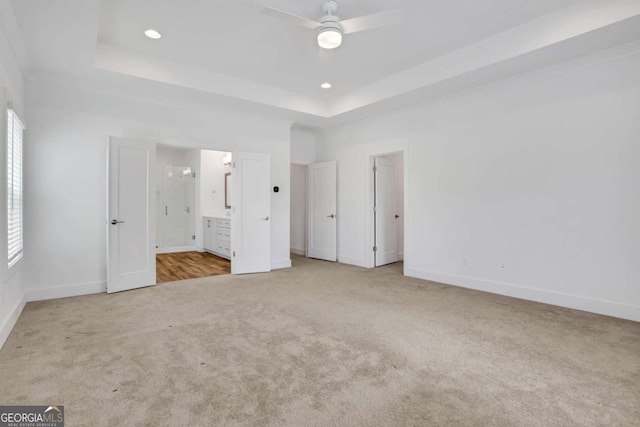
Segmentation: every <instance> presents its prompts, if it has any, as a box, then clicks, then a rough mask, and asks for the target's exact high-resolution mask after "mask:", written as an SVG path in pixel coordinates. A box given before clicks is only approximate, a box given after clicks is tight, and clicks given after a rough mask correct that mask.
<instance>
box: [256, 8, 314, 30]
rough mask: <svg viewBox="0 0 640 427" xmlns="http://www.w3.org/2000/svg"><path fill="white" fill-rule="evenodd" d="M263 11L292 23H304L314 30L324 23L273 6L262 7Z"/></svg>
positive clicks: (304, 25) (303, 24)
mask: <svg viewBox="0 0 640 427" xmlns="http://www.w3.org/2000/svg"><path fill="white" fill-rule="evenodd" d="M262 13H264V14H265V15H268V16H272V17H274V18H278V19H282V20H284V21H287V22H288V23H290V24H296V25H302V26H303V27H307V28H311V29H312V30H315V29H316V28H319V27H320V25H322V24H320V23H319V22H316V21H314V20H313V19H309V18H305V17H304V16H298V15H294V14H293V13H289V12H285V11H284V10H280V9H275V8H273V7H267V8H264V9H262Z"/></svg>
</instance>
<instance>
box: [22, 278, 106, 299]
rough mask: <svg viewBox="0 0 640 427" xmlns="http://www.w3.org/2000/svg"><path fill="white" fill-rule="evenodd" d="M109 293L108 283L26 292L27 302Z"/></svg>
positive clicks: (83, 284)
mask: <svg viewBox="0 0 640 427" xmlns="http://www.w3.org/2000/svg"><path fill="white" fill-rule="evenodd" d="M106 291H107V283H106V282H94V283H82V284H78V285H63V286H53V287H51V288H42V289H29V290H27V291H26V292H25V294H26V295H25V296H26V299H27V301H45V300H50V299H56V298H66V297H76V296H79V295H89V294H100V293H103V292H106Z"/></svg>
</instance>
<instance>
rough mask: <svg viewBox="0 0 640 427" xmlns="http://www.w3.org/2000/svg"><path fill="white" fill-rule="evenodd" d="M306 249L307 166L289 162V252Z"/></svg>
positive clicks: (302, 252)
mask: <svg viewBox="0 0 640 427" xmlns="http://www.w3.org/2000/svg"><path fill="white" fill-rule="evenodd" d="M306 250H307V166H306V165H294V164H291V252H292V253H294V254H298V255H305V254H306Z"/></svg>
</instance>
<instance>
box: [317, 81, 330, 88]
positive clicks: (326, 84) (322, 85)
mask: <svg viewBox="0 0 640 427" xmlns="http://www.w3.org/2000/svg"><path fill="white" fill-rule="evenodd" d="M320 87H321V88H322V89H330V88H331V83H328V82H327V83H322V84H321V85H320Z"/></svg>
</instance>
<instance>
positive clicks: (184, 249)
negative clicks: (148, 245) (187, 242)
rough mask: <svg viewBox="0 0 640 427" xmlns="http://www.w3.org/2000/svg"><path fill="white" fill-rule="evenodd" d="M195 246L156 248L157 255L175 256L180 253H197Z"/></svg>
mask: <svg viewBox="0 0 640 427" xmlns="http://www.w3.org/2000/svg"><path fill="white" fill-rule="evenodd" d="M197 250H198V248H197V247H195V246H171V247H167V248H156V254H175V253H178V252H193V251H197Z"/></svg>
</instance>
